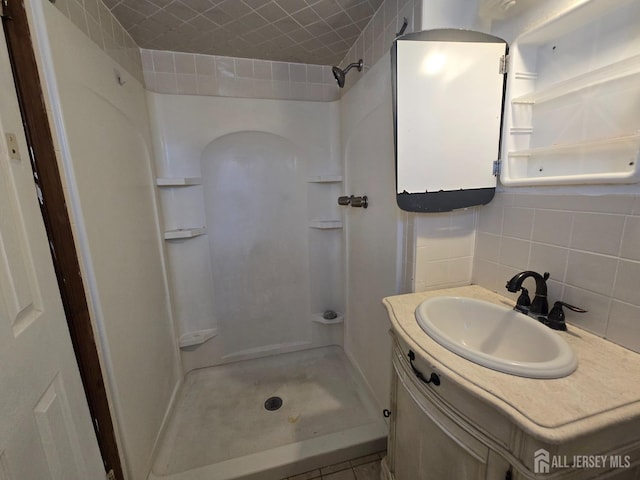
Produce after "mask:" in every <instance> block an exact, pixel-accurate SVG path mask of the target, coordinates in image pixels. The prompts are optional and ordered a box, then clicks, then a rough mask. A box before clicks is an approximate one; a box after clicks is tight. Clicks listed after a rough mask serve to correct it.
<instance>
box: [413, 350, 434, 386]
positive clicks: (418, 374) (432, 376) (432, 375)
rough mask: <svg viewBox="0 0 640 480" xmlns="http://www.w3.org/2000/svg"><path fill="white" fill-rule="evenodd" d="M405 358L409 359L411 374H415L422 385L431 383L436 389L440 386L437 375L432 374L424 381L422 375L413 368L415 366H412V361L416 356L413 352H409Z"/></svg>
mask: <svg viewBox="0 0 640 480" xmlns="http://www.w3.org/2000/svg"><path fill="white" fill-rule="evenodd" d="M407 357H409V364H410V365H411V370H413V373H415V374H416V377H418V378H419V379H420V380H422V381H423V382H424V383H433V384H434V385H435V386H436V387H437V386H438V385H440V377H439V376H438V374H436V373H432V374H431V375H429V379H426V378H425V376H424V375H423V374H422V372H421V371H420V370H418V369H417V368H416V367H415V365H414V364H413V361H414V360H415V359H416V354H415V353H413V350H409V353H408V354H407Z"/></svg>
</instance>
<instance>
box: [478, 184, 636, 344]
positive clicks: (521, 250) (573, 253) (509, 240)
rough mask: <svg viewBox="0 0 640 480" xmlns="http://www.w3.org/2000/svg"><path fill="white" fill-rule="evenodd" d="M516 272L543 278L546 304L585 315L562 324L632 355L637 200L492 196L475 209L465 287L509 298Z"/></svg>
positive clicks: (572, 316)
mask: <svg viewBox="0 0 640 480" xmlns="http://www.w3.org/2000/svg"><path fill="white" fill-rule="evenodd" d="M522 270H535V271H537V272H540V273H542V272H545V271H547V272H550V274H551V277H550V279H549V281H548V285H549V303H550V304H552V302H554V301H556V300H563V301H565V302H567V303H570V304H574V305H576V306H579V307H582V308H584V309H586V310H588V311H589V312H588V313H584V314H577V313H572V312H567V320H568V322H570V323H574V324H576V325H578V326H580V327H581V328H584V329H585V330H588V331H590V332H592V333H595V334H596V335H599V336H601V337H604V338H607V339H609V340H611V341H613V342H615V343H617V344H619V345H622V346H624V347H627V348H629V349H632V350H634V351H636V352H640V288H639V286H640V195H638V194H635V195H634V194H627V195H603V196H585V195H530V194H513V193H499V194H497V195H496V197H495V199H494V201H493V202H491V204H489V205H488V206H484V207H479V208H478V224H477V239H476V245H475V256H474V262H473V276H472V281H473V283H475V284H478V285H482V286H484V287H486V288H489V289H490V290H493V291H496V292H498V293H500V294H502V295H507V296H509V295H510V296H512V297H513V298H515V297H516V296H517V295H515V294H513V295H512V294H509V293H508V292H507V291H506V290H505V288H504V285H505V283H506V281H507V280H508V279H509V278H510V277H511V276H513V275H514V274H516V273H518V272H520V271H522ZM529 290H530V292H531V293H533V290H534V287H533V285H531V288H530V289H529Z"/></svg>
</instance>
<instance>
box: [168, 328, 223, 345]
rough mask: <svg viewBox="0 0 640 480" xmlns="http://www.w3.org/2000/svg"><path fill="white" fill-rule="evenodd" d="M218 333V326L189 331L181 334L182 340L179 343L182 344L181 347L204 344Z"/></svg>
mask: <svg viewBox="0 0 640 480" xmlns="http://www.w3.org/2000/svg"><path fill="white" fill-rule="evenodd" d="M216 335H218V329H217V328H208V329H205V330H197V331H195V332H188V333H185V334H183V335H181V336H180V340H178V345H180V348H185V347H193V346H194V345H202V344H203V343H204V342H206V341H207V340H210V339H212V338H213V337H215V336H216Z"/></svg>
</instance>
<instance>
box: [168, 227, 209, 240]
mask: <svg viewBox="0 0 640 480" xmlns="http://www.w3.org/2000/svg"><path fill="white" fill-rule="evenodd" d="M205 233H207V229H206V228H204V227H198V228H178V229H177V230H167V231H166V232H164V239H165V240H177V239H180V238H193V237H197V236H199V235H204V234H205Z"/></svg>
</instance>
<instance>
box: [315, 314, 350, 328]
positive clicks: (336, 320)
mask: <svg viewBox="0 0 640 480" xmlns="http://www.w3.org/2000/svg"><path fill="white" fill-rule="evenodd" d="M336 313H337V314H338V316H337V317H336V318H332V319H331V320H327V319H326V318H324V317H323V316H322V313H314V314H312V315H311V320H312V321H314V322H317V323H322V324H323V325H335V324H338V323H344V315H343V314H342V313H340V312H336Z"/></svg>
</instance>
